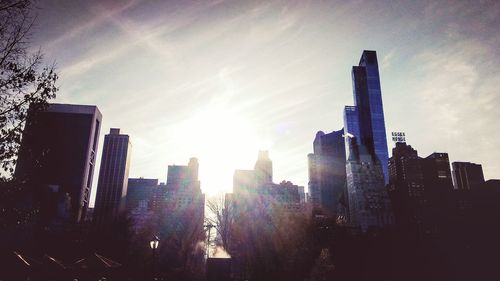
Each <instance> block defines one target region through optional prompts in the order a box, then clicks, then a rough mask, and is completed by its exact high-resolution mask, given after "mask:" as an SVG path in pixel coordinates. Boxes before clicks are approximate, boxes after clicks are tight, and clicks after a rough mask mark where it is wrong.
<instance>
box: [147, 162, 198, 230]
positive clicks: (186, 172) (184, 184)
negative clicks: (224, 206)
mask: <svg viewBox="0 0 500 281" xmlns="http://www.w3.org/2000/svg"><path fill="white" fill-rule="evenodd" d="M198 166H199V165H198V159H196V158H191V159H189V163H188V165H187V166H184V165H170V166H168V173H167V184H166V185H159V186H158V187H157V192H156V194H155V199H154V201H155V202H154V204H155V207H156V208H162V209H165V210H168V211H169V212H170V217H171V218H174V217H175V219H178V220H179V221H182V222H183V223H185V224H186V225H191V226H192V229H198V231H200V229H202V228H203V219H204V215H205V194H203V193H202V192H201V188H200V181H199V180H198Z"/></svg>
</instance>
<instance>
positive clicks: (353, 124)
mask: <svg viewBox="0 0 500 281" xmlns="http://www.w3.org/2000/svg"><path fill="white" fill-rule="evenodd" d="M352 84H353V96H354V107H353V106H347V107H346V108H345V109H344V128H345V133H346V134H347V133H349V134H351V135H353V136H354V137H355V139H356V141H357V143H358V145H363V146H364V147H366V149H367V150H368V153H369V154H370V155H372V157H373V158H374V160H375V161H379V162H380V164H381V166H382V170H383V173H384V180H385V183H387V182H388V180H389V176H388V169H387V163H388V159H389V153H388V151H387V139H386V132H385V121H384V109H383V105H382V91H381V89H380V76H379V72H378V62H377V53H376V52H375V51H363V54H362V55H361V59H360V61H359V65H358V66H353V68H352ZM347 139H348V138H346V152H347V153H348V154H347V155H349V152H350V151H351V148H350V147H351V144H350V141H347ZM348 157H349V156H348Z"/></svg>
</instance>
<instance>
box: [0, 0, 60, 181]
mask: <svg viewBox="0 0 500 281" xmlns="http://www.w3.org/2000/svg"><path fill="white" fill-rule="evenodd" d="M34 4H35V3H34V0H2V1H0V161H1V169H2V170H3V173H0V179H3V180H5V179H6V178H9V177H11V176H12V172H13V171H14V166H15V164H16V157H17V152H18V150H19V146H20V143H21V135H22V131H23V128H24V125H25V123H26V117H27V115H28V114H27V113H28V109H29V108H30V107H31V108H32V109H36V110H40V109H43V108H45V107H46V106H47V101H48V100H50V99H53V98H55V96H56V92H57V91H58V88H57V87H56V85H55V83H56V80H57V78H58V75H57V74H56V72H55V66H54V65H52V66H45V67H43V66H42V63H43V54H42V52H41V51H40V50H38V51H37V52H35V53H30V52H29V45H30V43H31V35H32V32H33V27H34V24H35V20H36V17H35V16H34V15H33V14H34V13H33V9H34Z"/></svg>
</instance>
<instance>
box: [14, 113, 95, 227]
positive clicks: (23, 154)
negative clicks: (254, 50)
mask: <svg viewBox="0 0 500 281" xmlns="http://www.w3.org/2000/svg"><path fill="white" fill-rule="evenodd" d="M101 120H102V115H101V113H100V112H99V109H98V108H97V107H96V106H90V105H72V104H49V106H48V108H47V109H46V110H45V111H34V110H30V111H29V113H28V118H27V122H26V127H25V129H24V132H23V139H22V143H21V148H20V151H19V156H18V162H17V166H16V170H15V175H14V176H15V178H16V180H18V181H20V182H24V183H26V184H27V186H29V187H30V188H31V189H32V190H33V191H34V194H35V197H36V200H37V201H38V202H39V203H40V217H41V220H42V222H41V223H42V224H43V225H44V226H46V227H47V226H50V224H52V223H53V222H54V220H55V219H56V220H57V219H59V221H65V222H74V223H78V222H80V221H83V220H84V219H85V217H86V211H87V209H88V206H89V197H90V190H91V186H92V178H93V173H94V165H95V159H96V153H97V145H98V140H99V130H100V126H101Z"/></svg>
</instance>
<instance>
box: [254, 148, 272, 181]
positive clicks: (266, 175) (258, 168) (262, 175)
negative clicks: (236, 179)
mask: <svg viewBox="0 0 500 281" xmlns="http://www.w3.org/2000/svg"><path fill="white" fill-rule="evenodd" d="M254 175H255V184H256V186H257V187H261V186H263V185H265V184H271V183H272V182H273V162H272V161H271V159H269V153H268V152H267V151H259V157H258V158H257V162H255V167H254Z"/></svg>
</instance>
